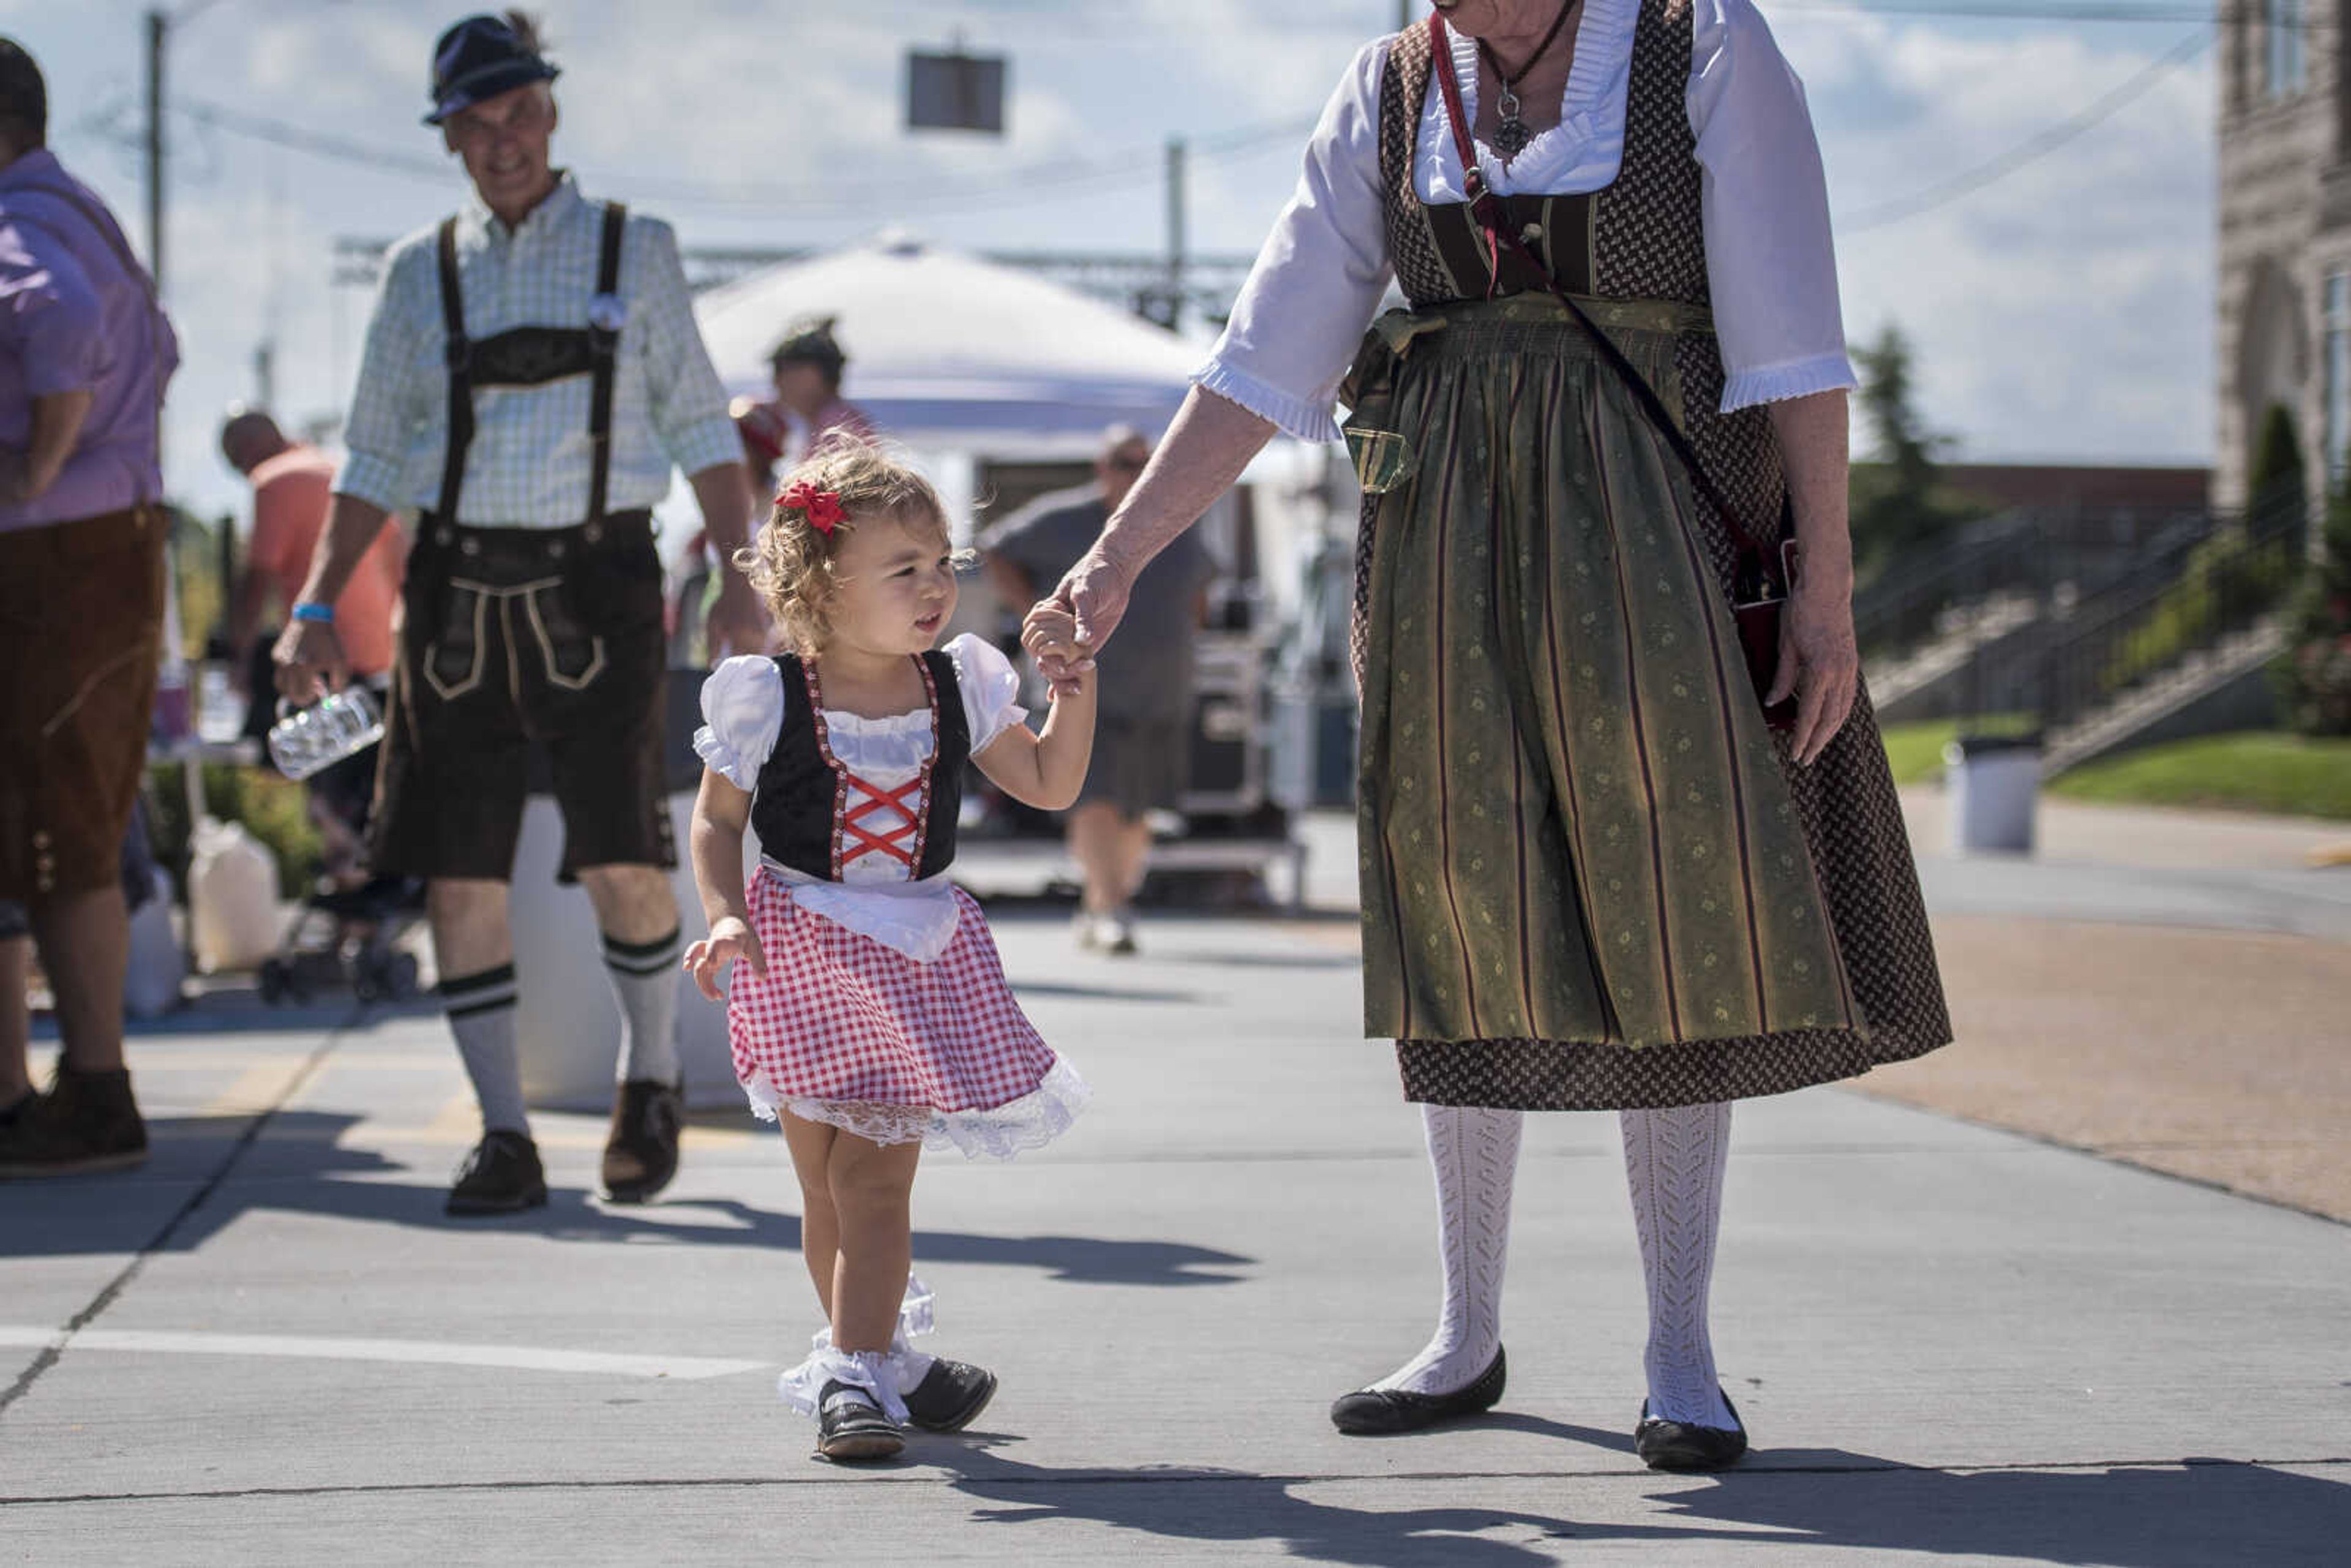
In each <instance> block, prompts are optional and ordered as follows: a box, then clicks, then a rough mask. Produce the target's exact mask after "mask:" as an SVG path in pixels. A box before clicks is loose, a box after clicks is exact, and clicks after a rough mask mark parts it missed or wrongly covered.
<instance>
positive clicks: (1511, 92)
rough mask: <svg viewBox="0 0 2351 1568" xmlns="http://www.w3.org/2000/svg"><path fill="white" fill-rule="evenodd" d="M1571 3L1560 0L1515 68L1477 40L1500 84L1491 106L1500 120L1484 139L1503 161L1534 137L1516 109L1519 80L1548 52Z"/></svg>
mask: <svg viewBox="0 0 2351 1568" xmlns="http://www.w3.org/2000/svg"><path fill="white" fill-rule="evenodd" d="M1575 5H1576V0H1560V7H1559V15H1558V16H1553V17H1552V19H1551V31H1549V32H1548V33H1545V34H1544V35H1543V36H1542V42H1541V43H1540V44H1537V45H1536V46H1535V47H1534V53H1532V54H1531V55H1529V56H1528V57H1526V61H1525V63H1524V64H1522V65H1520V67H1519V68H1518V69H1517V70H1511V69H1510V68H1508V67H1506V66H1504V65H1503V64H1502V57H1501V56H1499V55H1498V54H1496V53H1495V52H1494V50H1493V46H1491V45H1489V43H1487V42H1486V40H1485V39H1483V38H1480V39H1479V40H1478V53H1479V56H1480V57H1482V58H1483V59H1484V60H1485V62H1486V64H1487V66H1488V67H1489V68H1491V69H1492V71H1493V73H1494V79H1495V80H1496V81H1499V82H1500V83H1501V84H1502V91H1501V95H1500V96H1499V98H1498V99H1496V100H1495V108H1497V109H1498V110H1500V111H1501V116H1502V119H1501V123H1500V124H1499V125H1497V126H1495V127H1494V134H1493V135H1492V136H1491V137H1489V139H1488V143H1487V144H1488V145H1489V146H1490V147H1492V148H1493V149H1494V151H1495V152H1499V153H1500V154H1501V155H1502V162H1505V163H1507V162H1510V160H1511V159H1513V158H1516V157H1517V156H1518V155H1519V154H1520V153H1521V152H1525V151H1526V150H1527V143H1528V142H1530V141H1533V140H1534V139H1535V133H1534V132H1533V131H1531V130H1529V129H1528V127H1527V122H1526V119H1525V117H1524V116H1523V115H1521V114H1520V112H1519V110H1520V103H1519V92H1518V88H1519V83H1520V82H1522V81H1524V80H1526V79H1527V73H1528V72H1529V71H1531V70H1532V69H1534V68H1535V62H1536V61H1537V60H1539V59H1541V58H1542V57H1543V56H1545V55H1547V54H1549V53H1550V52H1551V47H1552V45H1553V44H1554V43H1557V42H1558V41H1559V34H1560V29H1561V28H1562V27H1564V26H1567V16H1568V13H1569V12H1571V11H1573V10H1574V9H1575Z"/></svg>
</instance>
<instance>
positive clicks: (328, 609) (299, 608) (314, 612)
mask: <svg viewBox="0 0 2351 1568" xmlns="http://www.w3.org/2000/svg"><path fill="white" fill-rule="evenodd" d="M294 619H295V620H297V621H316V622H319V624H321V625H324V626H331V625H333V624H334V623H335V607H334V606H333V605H331V604H321V603H319V601H317V600H315V599H306V600H304V601H302V602H301V603H299V604H298V605H296V606H295V607H294Z"/></svg>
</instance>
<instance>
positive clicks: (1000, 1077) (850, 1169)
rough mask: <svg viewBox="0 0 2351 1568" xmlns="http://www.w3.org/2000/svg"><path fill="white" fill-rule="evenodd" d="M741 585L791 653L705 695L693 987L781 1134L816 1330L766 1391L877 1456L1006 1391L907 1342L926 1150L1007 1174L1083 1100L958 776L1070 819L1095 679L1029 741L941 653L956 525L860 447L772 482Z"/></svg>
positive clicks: (987, 651)
mask: <svg viewBox="0 0 2351 1568" xmlns="http://www.w3.org/2000/svg"><path fill="white" fill-rule="evenodd" d="M739 564H741V565H742V566H743V568H744V570H747V572H748V573H749V574H750V577H751V580H752V582H753V583H754V584H755V585H756V586H757V587H758V589H759V591H760V593H761V595H762V596H763V597H764V598H765V599H766V601H767V602H768V608H769V609H770V611H771V612H773V613H774V615H775V616H776V618H777V619H778V622H780V623H781V624H782V626H783V628H784V630H785V632H787V633H788V635H789V641H790V642H791V643H792V645H793V649H794V651H793V652H792V653H786V654H783V655H781V656H780V657H777V658H765V657H746V658H734V659H729V660H727V661H726V663H725V664H721V665H719V666H718V668H717V669H716V670H715V671H713V672H712V673H711V675H710V678H709V680H707V681H706V682H705V683H704V685H703V688H702V712H703V716H704V718H705V720H706V721H707V723H706V726H705V727H704V728H703V730H702V731H701V732H700V733H699V734H697V735H696V736H695V750H696V751H697V752H698V753H699V754H700V755H701V757H702V758H703V760H704V762H705V764H706V765H707V767H706V768H705V772H704V773H703V777H702V793H701V797H700V799H699V800H697V801H696V802H695V811H694V834H693V850H694V871H695V881H696V882H697V883H699V884H700V886H701V890H702V906H703V910H704V913H705V915H707V916H708V917H709V921H710V935H709V936H708V937H707V938H705V940H703V941H700V942H697V943H695V945H694V946H693V947H691V948H690V949H688V951H687V953H686V956H685V967H686V968H687V969H688V970H689V971H690V972H691V973H692V974H693V976H694V978H695V984H696V985H697V986H699V987H700V988H701V989H702V992H703V994H704V995H705V996H706V997H709V998H712V999H713V1000H716V999H718V997H719V994H720V993H719V991H718V988H717V985H716V981H717V977H718V972H719V970H720V969H721V968H722V967H725V966H726V965H727V964H729V963H732V964H733V965H734V966H735V968H734V973H733V975H732V977H731V980H730V983H729V985H728V988H727V991H726V1021H727V1034H728V1037H729V1039H730V1040H731V1041H732V1044H733V1047H734V1055H735V1071H736V1075H737V1077H738V1078H740V1079H741V1080H742V1082H743V1089H744V1092H745V1093H746V1094H747V1095H748V1096H749V1097H750V1101H751V1107H752V1109H753V1110H754V1111H756V1112H758V1113H759V1114H760V1115H761V1116H764V1117H769V1118H777V1119H780V1120H781V1122H782V1124H783V1129H784V1136H785V1139H786V1141H787V1142H788V1143H789V1145H790V1147H791V1154H792V1165H793V1167H794V1169H795V1170H796V1171H797V1172H798V1173H799V1183H800V1191H801V1194H802V1197H803V1207H802V1218H801V1233H800V1234H801V1251H802V1253H803V1254H804V1255H805V1257H806V1259H807V1262H808V1268H809V1275H810V1279H811V1280H813V1281H815V1284H816V1291H817V1296H818V1299H819V1300H820V1301H821V1302H822V1303H823V1306H824V1311H825V1315H826V1319H827V1326H826V1330H825V1332H824V1333H820V1334H819V1335H818V1336H817V1339H816V1347H815V1350H814V1352H813V1354H810V1357H809V1358H808V1360H807V1361H805V1362H804V1363H802V1364H800V1365H799V1366H797V1367H795V1368H793V1369H792V1370H791V1371H789V1372H788V1373H786V1374H785V1375H783V1378H782V1380H781V1383H780V1385H779V1386H780V1389H781V1392H782V1393H783V1396H784V1397H785V1399H786V1400H787V1401H789V1403H790V1404H792V1405H793V1406H795V1407H796V1408H798V1409H799V1410H801V1411H803V1412H806V1413H810V1414H813V1415H814V1416H816V1417H817V1424H818V1437H817V1452H818V1454H819V1455H820V1456H821V1457H823V1458H829V1459H833V1460H837V1461H856V1460H872V1459H882V1458H889V1457H890V1456H892V1455H893V1454H895V1453H897V1452H898V1451H899V1449H900V1448H903V1447H904V1441H905V1437H904V1427H905V1426H906V1425H907V1424H909V1423H911V1424H912V1425H914V1426H917V1427H925V1428H928V1429H931V1430H935V1431H953V1430H955V1429H956V1428H958V1427H962V1426H964V1425H965V1424H967V1422H969V1421H970V1420H971V1419H972V1417H974V1416H977V1415H978V1413H979V1410H980V1407H981V1406H984V1405H986V1404H987V1400H988V1398H989V1397H990V1396H992V1395H993V1394H994V1392H995V1389H996V1378H995V1375H993V1374H991V1373H988V1372H986V1371H984V1370H982V1369H981V1368H978V1367H976V1366H968V1365H966V1364H961V1363H958V1362H952V1361H946V1360H941V1359H935V1358H933V1357H930V1356H925V1355H920V1354H916V1353H914V1351H912V1350H911V1349H910V1348H908V1345H907V1343H906V1341H907V1336H908V1335H909V1334H913V1333H923V1332H925V1331H926V1330H927V1329H928V1327H929V1293H928V1292H927V1291H925V1290H924V1289H923V1288H922V1287H921V1285H920V1283H919V1282H918V1281H913V1280H911V1279H910V1278H909V1276H908V1266H909V1263H910V1261H911V1249H912V1240H911V1237H910V1221H909V1218H908V1212H907V1200H908V1196H909V1193H910V1190H911V1189H912V1187H913V1185H914V1164H915V1161H916V1159H917V1158H918V1157H919V1155H921V1153H922V1150H923V1147H924V1145H930V1146H931V1147H933V1148H945V1147H947V1146H950V1145H952V1146H954V1147H956V1148H960V1149H961V1150H963V1152H964V1153H965V1154H966V1155H983V1154H984V1155H997V1156H999V1157H1008V1156H1009V1155H1013V1154H1015V1153H1017V1152H1018V1151H1019V1150H1021V1149H1024V1148H1034V1147H1036V1146H1037V1145H1041V1144H1043V1143H1045V1142H1047V1141H1049V1140H1050V1139H1051V1138H1053V1137H1055V1136H1057V1135H1058V1134H1060V1133H1061V1131H1062V1130H1063V1129H1064V1128H1066V1127H1067V1126H1068V1125H1069V1124H1070V1121H1071V1118H1072V1117H1073V1116H1074V1115H1075V1114H1076V1113H1077V1111H1078V1109H1079V1108H1080V1107H1081V1105H1082V1104H1083V1103H1084V1102H1085V1099H1086V1092H1087V1091H1086V1086H1085V1084H1084V1083H1083V1082H1081V1080H1080V1079H1079V1077H1078V1075H1077V1073H1076V1072H1074V1071H1071V1068H1070V1065H1069V1064H1068V1063H1067V1062H1065V1061H1061V1060H1060V1059H1059V1058H1057V1057H1056V1056H1055V1055H1054V1054H1053V1052H1052V1051H1050V1049H1048V1048H1047V1046H1046V1044H1045V1042H1044V1041H1043V1040H1040V1039H1039V1038H1038V1037H1037V1031H1036V1030H1034V1029H1033V1028H1031V1027H1030V1025H1029V1020H1028V1019H1027V1018H1026V1017H1024V1016H1023V1015H1022V1013H1021V1011H1020V1008H1019V1003H1017V1002H1016V1001H1014V999H1013V997H1012V992H1011V989H1010V988H1009V987H1008V986H1007V984H1006V983H1005V979H1004V970H1003V967H1002V965H1001V964H1000V963H999V962H998V957H997V953H996V944H995V942H994V940H993V939H992V938H991V937H990V936H988V931H987V921H986V920H985V919H984V918H983V917H982V916H981V915H980V911H979V905H978V904H976V903H974V902H973V900H972V898H971V895H970V894H967V893H965V892H963V891H962V890H960V889H959V888H956V887H955V886H953V885H951V884H950V883H948V881H947V865H948V862H951V861H952V860H953V859H954V858H955V840H956V813H957V810H958V808H959V807H960V805H961V800H962V782H963V766H964V762H965V759H966V758H969V759H970V760H971V761H972V762H974V763H976V764H977V765H978V768H979V769H980V771H981V772H983V773H985V774H987V777H988V778H989V779H993V780H994V781H995V782H996V784H997V785H998V787H999V788H1000V789H1003V790H1004V791H1005V792H1006V793H1007V794H1008V795H1011V796H1012V797H1013V798H1014V799H1016V800H1025V801H1027V802H1028V803H1029V804H1030V805H1033V806H1037V807H1040V808H1043V809H1045V810H1060V809H1062V808H1065V807H1067V806H1068V805H1069V804H1070V803H1071V801H1072V800H1075V799H1076V798H1077V793H1078V786H1079V784H1080V783H1081V781H1082V780H1083V779H1084V777H1085V770H1086V757H1087V753H1088V751H1089V749H1090V748H1091V747H1092V742H1093V726H1094V693H1093V676H1092V674H1091V672H1081V673H1080V674H1078V675H1077V676H1076V678H1074V679H1072V680H1070V681H1068V682H1065V683H1062V684H1061V685H1056V686H1055V688H1054V690H1053V694H1052V709H1051V713H1050V716H1049V717H1048V719H1047V721H1046V724H1045V727H1044V729H1043V731H1042V732H1041V733H1033V732H1031V731H1030V730H1029V729H1028V728H1027V727H1025V726H1024V725H1023V724H1022V722H1021V721H1022V719H1023V718H1024V717H1026V714H1025V712H1024V711H1023V710H1022V709H1021V708H1020V707H1019V706H1018V705H1016V704H1015V702H1014V701H1013V698H1014V696H1015V695H1017V693H1018V690H1019V679H1018V677H1017V676H1016V675H1015V674H1014V673H1013V670H1012V667H1011V665H1010V664H1008V662H1007V661H1006V660H1005V658H1004V655H1003V654H1001V653H998V652H997V651H996V649H994V648H993V647H991V646H989V645H988V644H987V643H984V642H982V641H981V640H980V639H978V638H977V637H971V636H963V637H957V638H956V639H955V640H954V641H953V642H951V643H948V644H947V645H946V647H945V648H943V649H933V647H932V646H931V644H932V643H933V642H934V641H935V639H936V638H937V636H938V633H939V629H940V628H941V627H943V626H944V625H946V622H947V620H948V618H949V617H950V616H951V615H953V614H954V612H955V606H956V577H955V565H956V562H955V555H954V551H953V549H951V547H950V545H949V542H948V533H947V522H946V515H945V513H944V512H943V510H942V509H941V507H940V505H939V499H938V497H937V496H936V494H935V493H934V492H933V490H932V489H931V486H929V485H928V484H927V483H926V482H925V480H924V479H923V478H922V477H921V476H919V475H917V474H914V473H913V472H911V471H910V470H908V469H906V468H905V467H904V466H902V465H898V464H896V463H893V462H892V461H891V460H890V459H888V458H887V457H885V456H884V455H882V454H880V453H878V452H876V451H874V450H872V448H870V447H863V446H857V447H851V448H846V449H839V450H835V451H833V452H831V453H828V454H826V455H821V456H819V457H816V458H813V459H811V460H810V461H809V462H807V463H804V464H802V465H800V466H799V467H798V468H797V469H795V470H793V472H792V473H791V474H790V475H789V476H787V477H786V481H785V486H784V490H783V493H782V494H781V495H779V496H778V497H777V498H776V507H775V511H774V514H773V515H772V516H771V517H770V518H769V519H768V524H767V526H766V527H765V528H762V529H761V530H760V532H759V537H758V539H757V540H756V541H755V542H754V543H753V544H752V545H751V547H750V548H749V549H746V550H745V551H744V552H743V556H742V559H741V561H740V563H739ZM1061 631H1062V634H1063V635H1064V636H1065V637H1066V636H1068V635H1070V634H1071V629H1069V628H1063V629H1061ZM746 826H748V827H749V828H750V829H751V830H752V831H755V832H757V833H758V840H759V863H758V871H757V873H755V874H754V875H753V876H752V878H751V885H750V888H749V890H748V894H747V895H746V890H745V887H744V873H743V859H744V856H743V832H744V829H745V827H746Z"/></svg>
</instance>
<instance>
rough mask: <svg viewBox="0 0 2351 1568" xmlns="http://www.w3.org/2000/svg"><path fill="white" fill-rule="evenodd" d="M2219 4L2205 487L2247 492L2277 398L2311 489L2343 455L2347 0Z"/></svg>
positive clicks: (2346, 405)
mask: <svg viewBox="0 0 2351 1568" xmlns="http://www.w3.org/2000/svg"><path fill="white" fill-rule="evenodd" d="M2220 16H2221V22H2220V27H2221V35H2220V366H2219V371H2220V399H2219V408H2218V411H2217V413H2218V417H2219V430H2218V444H2217V445H2216V447H2215V450H2214V456H2215V465H2214V473H2213V484H2212V499H2213V501H2214V503H2215V504H2216V505H2218V506H2220V507H2237V506H2241V505H2242V504H2243V503H2244V500H2245V488H2246V469H2247V467H2248V465H2249V464H2250V461H2251V456H2252V444H2253V441H2254V439H2255V436H2256V434H2258V432H2259V430H2260V428H2261V423H2262V417H2263V415H2264V414H2265V413H2267V411H2268V410H2269V408H2270V407H2271V406H2272V405H2273V404H2280V405H2283V406H2284V407H2285V408H2286V409H2287V410H2289V411H2290V412H2291V413H2293V414H2294V425H2295V429H2296V432H2297V434H2299V435H2300V436H2301V444H2302V452H2303V457H2304V463H2305V465H2307V466H2308V468H2309V469H2310V471H2311V474H2312V480H2313V488H2314V496H2313V499H2314V501H2315V500H2317V499H2319V498H2320V497H2319V495H2318V494H2317V493H2316V492H2317V491H2318V489H2319V487H2320V486H2321V485H2322V484H2323V482H2324V476H2326V475H2328V474H2330V473H2331V474H2332V475H2333V476H2335V477H2336V478H2337V479H2339V478H2341V477H2342V476H2343V475H2344V473H2345V470H2346V456H2351V73H2346V71H2345V70H2344V69H2343V68H2342V46H2341V42H2340V40H2341V38H2342V37H2343V32H2342V29H2343V28H2344V27H2345V26H2346V25H2351V0H2223V4H2222V5H2221V7H2220ZM2152 326H2153V324H2152V323H2150V327H2152ZM2321 454H2324V455H2325V459H2326V461H2325V463H2324V464H2321V463H2319V462H2317V461H2316V459H2317V457H2318V456H2319V455H2321Z"/></svg>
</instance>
